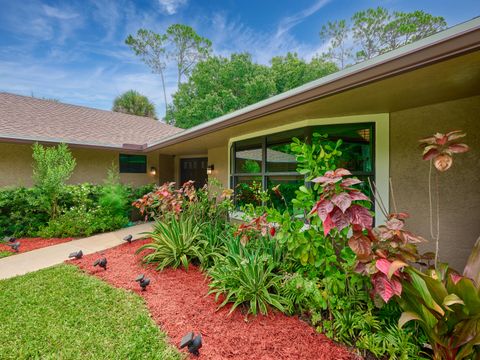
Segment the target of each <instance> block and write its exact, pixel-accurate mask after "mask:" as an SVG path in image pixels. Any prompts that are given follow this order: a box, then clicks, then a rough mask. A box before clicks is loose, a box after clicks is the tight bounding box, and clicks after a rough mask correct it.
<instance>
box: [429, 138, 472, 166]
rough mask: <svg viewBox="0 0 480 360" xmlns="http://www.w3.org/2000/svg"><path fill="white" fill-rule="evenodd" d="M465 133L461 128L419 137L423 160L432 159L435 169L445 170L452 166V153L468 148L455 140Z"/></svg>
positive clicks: (465, 150) (462, 151)
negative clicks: (422, 137) (423, 137)
mask: <svg viewBox="0 0 480 360" xmlns="http://www.w3.org/2000/svg"><path fill="white" fill-rule="evenodd" d="M465 135H466V134H465V133H464V132H463V131H462V130H454V131H450V132H448V133H446V134H442V133H436V134H434V135H433V136H430V137H428V138H425V139H420V140H419V141H420V143H421V146H422V147H423V160H433V164H434V165H435V168H437V170H439V171H447V170H448V169H450V167H451V166H452V163H453V154H459V153H464V152H467V151H468V150H470V149H469V147H468V145H466V144H462V143H459V142H458V141H457V140H458V139H461V138H463V137H465Z"/></svg>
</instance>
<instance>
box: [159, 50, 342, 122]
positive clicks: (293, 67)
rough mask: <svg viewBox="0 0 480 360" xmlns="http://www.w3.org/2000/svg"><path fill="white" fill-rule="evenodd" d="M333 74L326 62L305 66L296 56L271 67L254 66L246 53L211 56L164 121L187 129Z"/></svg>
mask: <svg viewBox="0 0 480 360" xmlns="http://www.w3.org/2000/svg"><path fill="white" fill-rule="evenodd" d="M335 70H336V67H335V65H333V64H331V63H329V62H324V61H322V60H321V59H317V58H315V59H313V60H312V61H311V62H310V63H307V62H305V61H304V60H302V59H299V58H298V56H297V55H296V54H288V55H287V56H286V57H276V58H273V59H272V66H271V67H268V66H264V65H260V64H257V63H255V62H253V61H252V57H251V55H249V54H247V53H243V54H231V55H230V57H229V58H225V57H222V56H212V57H209V58H208V59H206V60H204V61H201V62H199V63H198V64H197V65H196V66H195V68H193V70H192V73H191V75H190V78H189V80H188V82H186V83H184V84H181V85H180V86H179V88H178V90H177V92H176V93H175V94H173V104H171V105H169V108H168V114H167V118H168V119H169V121H173V120H175V125H176V126H179V127H181V128H190V127H192V126H195V125H198V124H201V123H203V122H205V121H207V120H210V119H213V118H216V117H218V116H221V115H224V114H227V113H229V112H232V111H234V110H237V109H240V108H243V107H245V106H247V105H250V104H253V103H256V102H258V101H260V100H263V99H266V98H268V97H270V96H272V95H275V94H277V93H279V92H282V91H286V90H289V89H291V88H293V87H297V86H300V85H303V84H304V83H305V82H307V81H311V80H313V79H315V78H316V77H320V76H324V75H327V74H329V73H332V72H334V71H335Z"/></svg>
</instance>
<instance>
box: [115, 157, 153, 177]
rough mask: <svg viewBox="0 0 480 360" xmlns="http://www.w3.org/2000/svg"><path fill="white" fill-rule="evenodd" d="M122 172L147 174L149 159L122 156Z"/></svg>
mask: <svg viewBox="0 0 480 360" xmlns="http://www.w3.org/2000/svg"><path fill="white" fill-rule="evenodd" d="M120 172H121V173H139V174H145V173H146V172H147V157H146V156H145V155H127V154H120Z"/></svg>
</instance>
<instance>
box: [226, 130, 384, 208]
mask: <svg viewBox="0 0 480 360" xmlns="http://www.w3.org/2000/svg"><path fill="white" fill-rule="evenodd" d="M374 130H375V124H374V123H358V124H341V125H321V126H320V125H319V126H309V127H304V128H301V129H295V130H290V131H286V132H281V133H275V134H271V135H267V136H262V137H257V138H252V139H247V140H242V141H237V142H234V143H233V144H232V147H231V159H232V161H231V169H230V170H231V182H232V183H231V185H232V187H233V189H235V203H236V205H237V206H238V207H239V206H242V205H245V204H249V203H250V204H258V203H259V202H260V199H258V197H257V196H256V193H258V190H266V191H268V194H269V197H270V200H271V201H272V203H273V204H274V205H275V206H276V207H278V208H282V207H285V205H284V204H283V201H281V200H280V199H278V197H277V196H276V195H275V194H274V193H273V192H272V191H271V189H272V188H273V187H275V186H277V185H278V186H279V187H280V191H281V192H282V194H283V195H284V197H285V199H286V200H287V204H290V202H291V200H292V199H293V198H294V197H295V190H297V189H298V188H299V187H300V186H301V185H303V184H304V183H305V179H304V177H303V176H302V175H300V174H299V173H298V172H297V171H296V169H297V164H296V160H295V155H294V154H293V153H292V151H291V150H290V144H291V142H292V138H294V137H296V138H299V139H300V140H302V141H306V142H310V141H311V138H312V134H313V133H319V134H326V135H328V138H327V139H325V140H324V141H332V142H336V141H337V140H338V139H342V141H343V144H342V146H341V151H342V156H341V157H340V159H339V161H338V164H337V167H343V168H346V169H348V170H350V171H351V172H352V174H353V175H355V176H357V177H358V178H360V179H361V180H364V181H365V183H364V185H365V188H364V189H363V190H364V191H366V192H367V193H369V192H370V191H369V188H368V178H371V179H372V180H374V176H375V166H374V164H375V161H374V154H375V149H374V146H375V144H374V139H375V135H374Z"/></svg>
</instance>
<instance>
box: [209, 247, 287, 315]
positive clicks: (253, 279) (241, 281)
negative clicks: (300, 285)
mask: <svg viewBox="0 0 480 360" xmlns="http://www.w3.org/2000/svg"><path fill="white" fill-rule="evenodd" d="M226 246H227V252H226V254H225V255H223V256H221V258H220V259H218V260H217V261H216V262H215V265H214V266H213V267H212V268H210V269H209V271H208V274H209V275H210V276H211V278H212V280H211V282H210V284H209V287H210V291H209V294H215V299H216V300H217V301H218V300H219V298H220V296H224V299H223V301H222V303H221V304H220V305H219V307H223V306H225V305H226V304H227V303H233V306H232V308H231V310H230V313H232V312H233V311H234V310H235V309H236V308H237V307H238V306H239V305H245V306H246V307H247V308H248V312H247V313H252V314H253V315H256V314H257V313H259V312H260V313H261V314H267V312H268V306H272V307H275V308H277V309H278V310H280V311H285V303H286V299H285V298H284V297H282V296H281V295H280V293H281V286H282V276H280V275H278V274H276V273H275V271H274V269H275V268H276V267H277V266H278V264H276V263H275V262H274V261H273V259H272V257H271V256H269V255H267V254H262V253H261V252H260V251H257V250H256V249H254V248H251V249H249V248H248V247H245V246H244V245H242V244H241V242H240V239H239V238H233V239H231V241H229V242H228V243H227V245H226Z"/></svg>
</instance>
